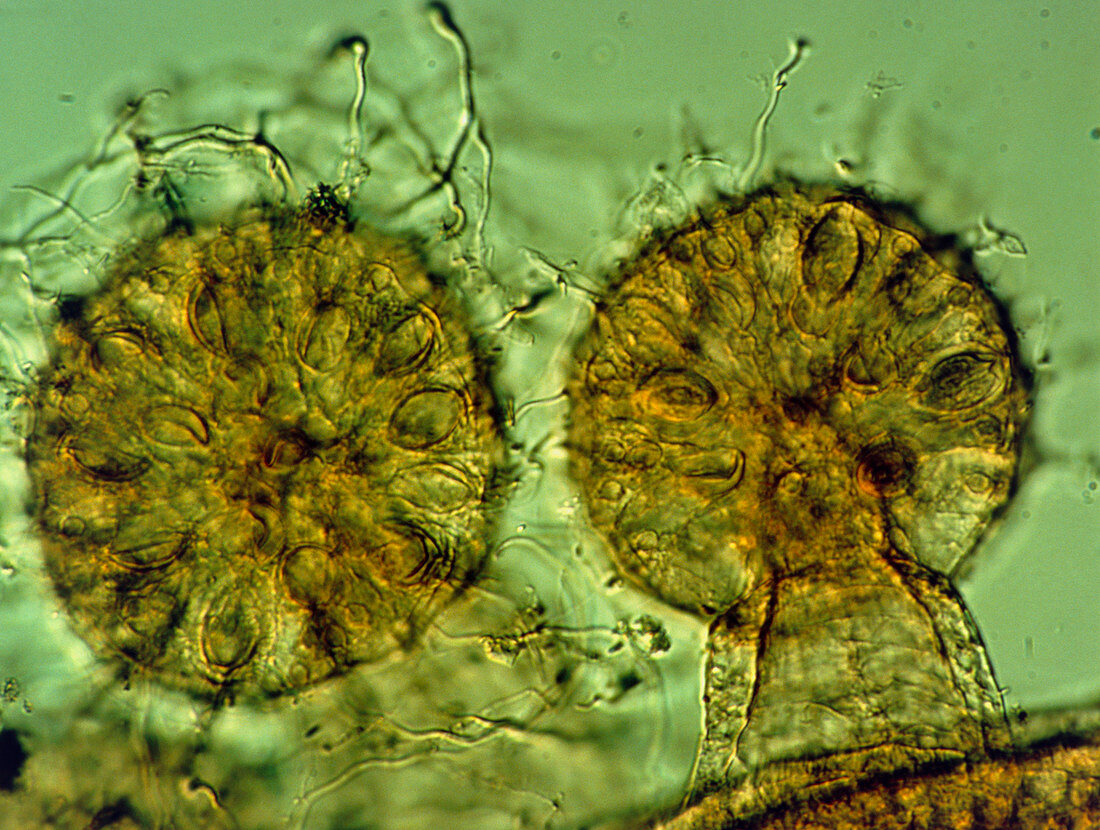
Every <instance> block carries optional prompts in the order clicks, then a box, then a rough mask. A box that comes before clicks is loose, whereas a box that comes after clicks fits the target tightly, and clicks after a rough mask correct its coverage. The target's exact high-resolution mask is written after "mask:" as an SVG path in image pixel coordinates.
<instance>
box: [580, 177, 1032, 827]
mask: <svg viewBox="0 0 1100 830" xmlns="http://www.w3.org/2000/svg"><path fill="white" fill-rule="evenodd" d="M571 393H572V396H573V399H574V401H575V412H574V416H573V423H572V427H571V433H570V443H571V447H572V449H573V456H572V457H573V468H574V472H575V475H576V477H577V479H578V481H579V483H580V486H581V488H582V490H583V492H584V494H585V496H586V497H587V503H588V506H589V511H590V514H591V517H592V521H593V523H594V524H595V526H596V528H597V529H598V530H599V531H600V532H601V533H602V535H603V536H604V537H605V539H606V541H607V545H608V548H609V551H610V553H611V556H612V558H613V559H614V561H615V563H616V564H617V566H618V568H619V570H620V571H621V572H622V573H623V574H624V575H625V576H626V577H628V578H629V579H631V580H633V581H634V582H635V583H636V584H637V585H638V586H640V587H642V588H643V589H645V590H648V591H650V592H652V593H654V594H655V595H657V596H659V597H660V598H662V599H663V600H665V601H666V602H668V603H670V604H673V605H676V606H679V607H681V608H684V609H686V610H689V611H692V612H694V613H696V614H699V615H700V616H702V617H703V618H705V619H707V620H711V621H712V623H711V637H710V653H709V656H708V666H707V676H706V692H705V693H706V698H705V703H706V712H707V716H706V735H705V738H704V740H703V743H702V746H701V750H700V755H699V762H698V767H697V770H696V773H695V777H694V781H693V790H694V797H693V798H694V799H702V800H703V803H702V804H701V805H700V808H697V809H695V810H694V812H693V811H691V810H689V811H688V813H686V814H685V816H684V817H683V818H682V821H681V824H682V826H700V827H701V826H714V825H712V824H708V823H707V822H706V821H705V820H704V819H703V818H698V821H699V822H701V823H692V821H694V819H692V818H691V816H692V815H694V816H696V817H701V816H705V815H718V814H721V815H722V816H723V817H724V820H729V819H736V818H738V817H749V816H753V815H760V814H761V813H762V812H764V811H767V810H769V809H771V808H773V807H774V806H775V805H778V804H782V803H784V802H785V801H787V800H789V799H791V798H794V797H796V796H797V795H798V794H799V793H801V792H804V791H806V789H807V788H811V787H815V786H824V787H825V791H828V790H829V788H838V787H846V786H854V785H856V784H857V783H858V782H860V781H864V780H867V779H868V778H870V777H872V776H881V775H890V774H895V773H897V772H898V771H903V770H914V769H917V768H922V767H925V766H927V765H933V764H951V763H957V762H962V761H963V760H965V759H974V758H977V759H981V758H986V757H990V755H992V754H996V753H999V752H1003V751H1007V750H1008V749H1009V747H1010V739H1009V735H1008V730H1007V725H1006V722H1005V719H1004V712H1003V706H1002V702H1001V698H1000V693H999V690H998V688H997V685H996V682H995V681H994V678H993V675H992V672H991V670H990V667H989V664H988V660H987V658H986V655H985V651H984V648H983V647H982V644H981V640H980V637H979V635H978V632H977V630H976V628H975V626H974V624H973V622H972V620H971V619H970V616H969V614H968V613H967V611H966V609H965V607H964V606H963V604H962V601H961V599H960V598H959V596H958V595H957V593H956V592H955V590H954V589H953V587H952V585H951V583H950V581H949V580H948V578H947V577H948V575H949V574H951V572H952V571H953V569H954V568H955V566H956V564H957V563H958V562H959V560H960V559H961V558H962V557H964V556H965V555H966V554H967V553H968V552H969V551H970V550H971V548H972V547H973V545H974V544H975V542H976V541H977V539H978V538H979V537H980V535H981V533H982V532H983V531H984V529H985V527H986V526H987V524H988V522H989V520H990V518H991V516H992V515H993V513H994V511H995V510H997V509H998V508H999V507H1000V506H1001V505H1002V504H1003V503H1004V502H1005V500H1006V499H1007V497H1008V494H1009V490H1010V486H1011V484H1012V480H1013V476H1014V474H1015V469H1016V462H1017V453H1018V448H1019V445H1020V439H1021V435H1022V431H1023V428H1024V425H1025V422H1026V418H1027V411H1028V400H1027V391H1026V383H1025V379H1024V376H1023V373H1022V371H1021V369H1020V367H1019V364H1018V361H1017V358H1016V356H1015V354H1014V351H1013V341H1012V340H1011V338H1010V336H1009V334H1008V333H1007V328H1006V325H1005V320H1004V319H1003V315H1002V314H1001V312H1000V310H999V308H998V307H997V306H996V304H995V303H994V301H993V300H992V299H991V298H990V296H989V295H988V294H987V293H986V291H985V290H984V288H983V287H982V285H981V283H980V281H979V280H978V279H977V278H976V277H975V276H974V274H973V273H972V272H971V271H970V270H968V268H967V266H966V264H965V262H964V260H963V258H962V257H960V256H958V255H957V254H955V253H953V252H951V251H950V250H942V249H941V248H940V247H938V246H936V245H935V244H934V240H932V239H931V237H930V235H929V234H927V233H926V232H924V231H923V230H922V229H921V228H920V227H919V226H918V225H917V224H916V223H915V222H913V221H912V220H910V219H909V218H908V217H907V216H905V215H904V214H903V213H901V212H899V211H894V210H888V209H885V208H882V207H879V206H876V205H874V204H873V203H871V202H870V201H869V200H867V199H866V198H864V197H861V196H859V195H855V194H848V193H842V192H838V191H836V190H833V189H830V188H825V187H821V188H810V187H801V186H795V185H783V186H779V187H777V188H774V189H769V190H765V191H762V192H760V193H757V194H754V195H752V196H748V197H744V198H738V199H734V200H730V201H723V202H720V203H718V204H717V205H715V206H713V207H712V208H710V209H709V210H707V211H705V212H703V213H701V214H699V215H698V216H696V217H695V218H694V219H693V220H691V221H690V222H688V223H687V224H686V225H684V226H682V227H680V228H677V229H675V230H673V231H671V232H668V233H666V234H664V235H663V236H662V237H661V238H659V239H657V240H655V241H653V242H652V243H650V244H649V245H648V246H647V247H646V249H645V250H643V252H642V253H641V254H640V255H639V256H638V257H637V258H636V259H634V260H633V261H631V262H629V263H627V264H626V265H625V266H623V268H622V270H621V272H620V274H619V276H618V278H617V280H616V282H615V283H614V285H613V287H612V290H611V291H610V293H609V294H608V296H607V297H606V298H605V299H604V300H603V301H602V302H601V303H599V305H598V307H597V309H596V318H595V322H594V325H593V328H592V331H591V333H590V334H589V336H588V337H587V339H586V340H585V341H584V342H583V343H582V344H581V346H580V348H579V349H578V366H577V373H576V375H575V377H574V379H573V382H572V385H571ZM715 805H720V806H715ZM716 811H717V812H716Z"/></svg>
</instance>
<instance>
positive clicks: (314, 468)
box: [27, 187, 497, 695]
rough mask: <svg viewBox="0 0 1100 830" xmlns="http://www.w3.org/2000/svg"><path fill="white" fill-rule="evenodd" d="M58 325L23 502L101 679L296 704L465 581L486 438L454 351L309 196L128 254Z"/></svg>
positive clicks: (465, 357) (360, 241) (410, 265)
mask: <svg viewBox="0 0 1100 830" xmlns="http://www.w3.org/2000/svg"><path fill="white" fill-rule="evenodd" d="M65 311H66V314H65V316H64V319H62V320H61V322H60V323H59V325H58V327H57V330H56V334H55V341H56V342H55V345H54V349H53V359H52V362H51V363H50V365H49V367H48V369H47V370H46V371H45V372H44V374H43V376H42V379H41V381H40V382H39V383H38V385H37V387H36V388H35V389H34V391H33V396H34V410H35V415H36V418H35V423H34V429H33V433H32V434H31V436H30V438H29V441H28V445H27V454H28V460H29V466H30V473H31V478H32V481H33V485H34V492H35V511H36V514H37V517H38V522H39V524H40V526H41V530H42V534H43V538H44V544H45V555H46V563H47V567H48V571H49V573H50V576H51V577H52V579H53V582H54V584H55V585H56V587H57V589H58V591H59V593H60V595H61V596H62V597H63V599H64V602H65V604H66V605H67V607H68V609H69V611H70V613H71V615H72V617H73V619H74V621H75V623H76V626H77V628H78V629H79V630H80V631H81V632H82V634H83V636H84V637H85V638H86V639H87V640H88V642H89V643H90V644H91V645H92V646H93V647H94V648H95V649H96V650H97V651H98V652H99V653H101V654H103V655H108V656H110V657H112V658H120V659H121V661H122V666H123V670H124V672H125V673H127V674H129V673H135V672H136V673H139V674H145V675H148V676H150V677H152V678H155V679H157V680H160V681H164V682H166V683H168V684H169V685H173V686H176V687H181V688H184V689H186V690H189V691H191V692H194V693H199V694H203V695H216V694H222V693H224V692H225V691H226V690H231V691H232V692H234V693H237V694H239V693H263V694H267V695H272V694H281V693H284V692H287V691H292V690H296V689H301V688H303V687H304V686H307V685H309V684H313V683H316V682H318V681H320V680H323V679H325V678H327V677H330V676H334V675H338V674H341V673H343V672H345V671H346V670H347V669H348V668H349V667H351V666H353V665H355V664H357V663H360V662H363V661H370V660H376V659H378V658H379V657H381V656H383V655H385V654H386V653H388V652H390V651H391V650H393V649H394V648H397V647H406V646H409V645H410V644H412V643H413V642H415V641H416V639H417V637H418V634H419V632H421V631H422V630H423V628H424V626H425V625H426V624H427V623H428V622H429V621H430V620H431V618H432V616H433V615H434V614H435V613H436V612H437V611H438V610H439V608H440V607H441V606H442V605H443V604H445V603H446V601H447V600H448V598H450V597H451V596H452V595H453V594H454V593H455V592H456V590H458V589H459V588H460V587H461V585H462V584H463V583H464V581H466V580H467V579H468V578H469V577H470V575H471V573H473V571H474V570H475V569H476V568H477V567H478V565H479V563H480V562H481V560H482V558H483V556H484V553H485V542H484V535H485V533H486V532H487V531H486V523H485V517H484V511H483V508H484V503H485V497H486V491H487V488H488V486H489V481H490V477H491V475H492V468H493V464H494V454H495V447H496V440H497V439H496V433H495V427H494V425H493V422H492V419H491V417H490V414H489V401H488V399H487V393H486V392H485V391H484V390H483V386H482V383H481V380H480V378H479V375H478V368H477V366H476V365H475V361H474V357H473V354H472V348H471V344H470V341H469V339H468V337H467V336H466V334H465V332H464V331H463V330H462V328H461V326H460V325H459V324H458V323H457V322H456V321H457V319H458V316H457V309H456V308H455V307H454V304H453V302H452V301H451V300H449V299H448V298H447V297H446V296H445V295H444V293H443V291H442V289H440V288H439V287H438V286H435V285H433V284H432V282H431V280H429V278H428V275H427V273H426V271H425V269H424V267H423V265H422V264H421V262H420V260H419V259H418V257H417V256H416V254H415V253H414V252H413V251H412V250H411V249H410V248H409V247H408V246H406V245H405V244H404V243H402V242H400V241H398V240H395V239H391V238H387V237H383V236H380V235H378V234H376V233H374V232H373V231H371V230H370V229H369V228H365V227H356V226H354V225H353V224H352V223H350V222H349V221H348V219H347V214H346V208H345V207H344V206H343V205H342V203H341V202H340V201H339V199H337V198H336V197H335V196H334V194H333V193H332V191H331V190H329V189H327V188H323V187H322V188H319V189H318V190H316V191H315V192H314V193H313V194H312V196H311V197H310V198H309V199H307V200H306V202H305V203H304V205H303V206H302V207H301V208H297V209H293V208H282V209H276V210H269V211H263V212H258V213H254V214H248V215H246V217H245V218H243V219H242V220H241V221H239V222H237V223H235V224H233V225H232V226H228V227H226V226H219V227H212V228H207V229H199V230H194V231H191V230H187V229H182V228H177V229H175V230H169V231H167V232H165V233H164V234H163V235H162V236H159V237H157V238H154V239H149V240H146V241H143V242H141V243H138V244H136V245H134V246H132V247H130V248H128V249H126V250H124V251H122V252H121V253H119V254H117V255H116V256H115V258H114V261H113V264H112V265H111V267H110V270H109V276H108V278H107V279H106V281H105V284H104V287H103V288H102V290H100V291H99V292H98V293H96V294H93V295H91V296H88V297H86V298H83V299H81V300H74V301H72V302H70V303H68V305H67V306H66V307H65Z"/></svg>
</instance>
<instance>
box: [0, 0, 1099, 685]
mask: <svg viewBox="0 0 1100 830" xmlns="http://www.w3.org/2000/svg"><path fill="white" fill-rule="evenodd" d="M413 8H415V7H413V6H409V5H407V4H405V5H403V4H392V5H390V6H386V5H385V4H380V3H364V2H354V3H352V2H334V1H331V0H330V2H315V3H288V2H280V1H279V0H272V1H271V2H265V3H262V4H259V3H249V4H245V3H226V2H207V1H206V0H195V1H194V2H188V3H176V2H164V0H161V1H160V2H156V1H155V0H154V1H150V0H146V1H145V2H132V0H112V1H111V2H81V3H73V2H68V0H66V1H65V2H62V0H33V1H32V0H14V1H13V0H0V44H2V46H3V54H4V60H3V62H2V64H0V79H2V83H0V95H2V96H3V113H4V115H3V118H2V119H0V193H8V192H9V188H11V187H12V186H14V185H17V184H23V183H35V182H41V181H43V180H45V179H46V178H48V176H49V175H50V173H51V172H52V171H54V170H57V169H61V168H64V167H65V166H67V165H69V164H71V163H72V162H73V161H74V160H77V159H79V158H80V157H81V156H82V155H84V154H86V153H88V152H89V151H90V150H91V148H93V147H94V146H95V144H96V142H97V140H98V138H99V137H101V136H102V135H103V133H104V132H105V130H106V129H107V128H108V127H109V125H110V123H111V116H112V113H113V111H114V107H116V106H117V104H118V103H119V102H120V101H121V100H123V99H124V98H125V96H126V95H128V94H132V93H133V92H136V91H140V90H144V89H147V88H151V87H154V86H162V85H172V84H173V83H174V82H175V80H176V78H177V75H178V73H180V72H184V73H189V74H191V75H200V76H201V75H202V73H203V72H205V71H206V69H207V68H208V67H211V66H215V65H224V64H227V63H231V62H235V61H257V62H260V63H262V64H265V65H267V66H269V67H271V68H272V69H274V70H275V71H281V70H282V69H284V68H286V69H288V70H289V69H291V68H296V67H299V66H301V65H303V63H304V62H305V61H306V60H307V59H308V58H309V57H310V56H311V55H313V54H315V53H316V51H317V49H318V48H320V47H321V46H323V44H325V43H327V42H328V41H329V40H330V39H331V37H332V36H333V35H334V34H338V33H342V32H348V31H361V32H363V33H364V34H366V35H367V36H368V37H369V38H371V40H372V46H374V49H373V50H372V57H371V66H372V72H373V71H375V69H377V72H379V73H380V74H382V75H384V74H385V72H386V66H387V61H391V63H390V65H391V66H393V65H396V64H397V63H398V62H399V60H398V56H397V54H396V53H397V52H398V51H400V50H408V49H413V50H414V51H415V49H416V48H417V47H416V43H417V42H418V41H417V38H422V37H423V33H422V31H421V32H419V33H417V31H416V30H417V25H416V24H415V23H414V22H410V21H413V20H414V19H415V18H416V15H415V14H412V13H410V9H413ZM452 8H453V11H454V14H455V18H456V20H457V22H458V23H459V25H460V26H461V27H462V28H463V30H464V31H465V33H466V35H467V37H468V38H469V41H470V46H471V51H472V55H473V60H474V65H475V75H474V85H475V91H476V95H477V102H478V106H479V111H480V114H481V118H482V121H483V124H484V128H485V131H486V134H487V136H488V139H489V141H490V143H491V144H492V147H493V151H494V162H495V166H494V170H493V181H492V185H493V202H492V214H491V228H490V232H491V234H492V236H493V239H494V241H496V243H497V245H498V247H499V248H500V249H501V250H502V253H501V257H500V261H501V262H502V263H507V262H508V261H509V260H508V256H507V254H506V253H504V252H503V251H504V249H506V248H507V247H508V246H512V247H513V248H514V247H516V246H528V247H530V248H533V249H535V250H537V251H538V252H540V254H542V255H544V256H545V257H546V258H547V259H549V260H551V261H553V262H555V263H565V262H567V261H569V260H576V261H577V262H578V263H579V267H580V268H581V269H582V270H583V269H586V268H587V269H590V270H594V269H596V268H597V267H598V264H599V263H600V262H601V261H603V260H604V259H605V258H606V245H607V242H608V240H610V239H612V238H613V237H615V236H616V233H617V232H618V231H619V230H621V226H622V221H623V213H622V207H623V205H624V204H625V203H626V201H627V200H628V199H629V198H630V197H631V196H632V195H633V194H635V193H636V192H637V191H638V190H639V188H640V187H642V186H643V184H644V183H645V182H646V181H647V176H648V174H649V173H650V172H651V171H652V169H653V166H654V164H656V163H658V162H667V163H670V164H671V165H675V164H676V162H677V160H678V158H679V157H680V155H681V154H682V152H683V150H684V146H685V145H684V135H685V133H692V132H697V133H698V134H699V135H701V136H702V137H703V138H704V139H705V141H706V142H707V144H708V145H709V146H710V147H712V148H713V149H714V151H715V153H716V154H717V155H720V156H722V157H724V158H725V159H727V160H728V161H729V162H730V163H732V164H735V163H737V162H738V161H740V160H743V159H744V157H745V156H746V154H747V150H748V137H749V134H750V130H751V126H752V123H753V120H754V118H755V117H756V114H757V113H758V112H759V110H760V108H761V106H762V104H763V101H764V100H765V92H764V91H763V88H762V85H761V82H760V78H761V76H767V75H768V74H769V73H770V72H771V71H772V69H773V68H774V67H775V66H777V65H778V64H779V63H780V62H781V61H782V60H783V59H784V58H785V56H786V53H787V44H788V41H789V40H790V38H792V37H795V36H804V37H807V38H809V39H810V41H811V43H812V46H813V51H812V54H811V56H810V58H809V60H808V61H807V62H806V63H805V64H804V65H803V66H802V67H801V68H799V70H798V71H797V72H796V73H795V74H794V75H793V76H792V78H791V82H790V85H789V87H788V88H787V89H786V90H785V91H784V93H783V96H782V99H781V101H780V103H779V108H778V110H777V112H776V115H775V117H774V119H773V121H772V127H771V133H770V135H769V142H770V143H769V155H768V168H769V169H774V168H778V169H781V170H786V171H792V172H795V173H798V174H799V175H803V176H806V177H809V178H826V177H830V178H835V177H836V176H837V168H836V162H837V160H838V159H841V158H843V159H845V160H847V161H849V162H851V163H852V164H853V168H852V169H853V174H852V178H851V179H850V180H851V181H852V182H854V183H873V184H874V185H875V187H876V188H878V189H879V192H881V193H884V194H889V195H892V196H894V197H896V198H898V199H902V200H905V201H911V202H914V203H915V204H916V205H917V207H918V208H919V210H920V213H921V215H922V216H923V217H924V218H925V220H926V221H927V222H928V223H929V224H930V225H932V226H933V228H935V229H936V230H942V231H957V230H964V229H967V228H972V227H974V226H976V225H977V223H978V222H979V220H981V219H983V218H984V219H986V220H988V222H990V223H991V224H992V225H994V226H996V227H997V228H1001V229H1004V230H1006V231H1009V232H1011V233H1013V234H1015V235H1017V236H1018V237H1020V238H1021V239H1022V240H1023V242H1024V244H1025V245H1026V247H1027V252H1028V253H1027V256H1026V257H1023V258H1020V257H1010V256H1007V255H1005V254H1002V253H994V254H991V255H989V256H983V257H980V258H979V265H980V267H981V268H982V269H983V270H984V272H985V273H986V274H987V275H988V277H989V278H990V280H991V281H992V282H993V284H994V287H995V290H996V291H997V293H998V294H999V295H1000V296H1001V297H1002V298H1003V299H1004V300H1005V301H1006V302H1007V303H1009V305H1010V309H1011V312H1012V316H1013V320H1014V323H1015V324H1016V325H1017V327H1018V329H1019V331H1020V337H1021V345H1022V351H1023V353H1024V357H1025V361H1026V362H1028V363H1029V365H1030V366H1032V367H1033V368H1034V370H1035V372H1036V396H1035V421H1034V429H1033V433H1032V442H1031V446H1030V447H1029V450H1028V465H1027V471H1026V475H1025V476H1024V477H1023V479H1022V484H1021V489H1020V492H1019V494H1018V495H1017V497H1016V499H1015V501H1014V502H1013V503H1012V505H1011V506H1010V508H1009V510H1008V511H1007V512H1006V514H1005V516H1004V519H1003V522H1002V523H1001V524H1000V526H999V527H997V528H996V529H995V532H993V533H992V534H991V536H990V538H989V539H988V540H987V542H986V544H984V545H983V548H982V549H981V550H980V551H979V553H978V554H977V555H976V556H975V557H974V559H973V561H972V562H970V563H968V565H967V571H966V574H965V579H964V580H963V582H962V584H961V587H962V590H963V593H964V595H965V597H966V599H967V602H968V604H969V606H970V608H971V609H972V610H973V612H974V615H975V617H976V619H977V621H978V624H979V626H980V628H981V630H982V632H983V635H984V637H985V639H986V642H987V644H988V646H989V648H990V651H991V655H992V659H993V663H994V668H995V670H996V672H997V676H998V679H999V680H1000V682H1001V683H1002V685H1004V686H1005V687H1007V689H1008V700H1009V702H1010V703H1013V704H1018V705H1022V706H1025V707H1044V706H1058V705H1066V704H1074V703H1085V702H1088V701H1095V700H1097V699H1098V698H1100V626H1098V625H1097V624H1096V623H1097V619H1098V618H1100V491H1098V490H1097V481H1098V479H1100V417H1098V416H1097V412H1098V411H1100V324H1098V322H1097V319H1098V318H1097V315H1098V312H1100V273H1098V266H1097V263H1098V262H1100V221H1098V219H1097V216H1098V211H1097V204H1098V203H1100V138H1098V137H1097V136H1100V132H1097V133H1096V135H1094V134H1093V132H1094V131H1100V57H1098V51H1097V49H1096V40H1097V35H1098V34H1100V31H1098V30H1100V4H1097V3H1094V2H1072V3H1069V2H1067V3H1053V2H1051V3H1047V4H1045V5H1044V4H1043V3H1031V2H1015V1H1009V2H996V3H991V2H909V3H904V2H899V3H879V2H853V3H843V4H834V3H829V4H826V3H820V4H817V3H813V4H812V3H786V4H775V3H756V4H745V3H732V2H684V3H656V2H653V3H630V2H604V0H587V2H557V3H554V2H547V3H507V4H505V3H493V2H455V3H454V4H453V6H452ZM420 59H421V58H420V56H419V55H417V54H413V55H412V57H410V55H408V54H404V55H403V56H400V60H412V61H414V62H415V61H418V60H420ZM431 59H432V58H431V55H430V54H429V53H428V52H425V55H424V56H423V61H430V60H431ZM428 68H429V69H430V68H431V67H428ZM444 69H446V67H443V66H441V67H440V71H443V70H444ZM444 80H448V79H444ZM3 198H6V197H5V196H0V199H3ZM507 267H508V266H507V265H502V268H504V269H506V268H507ZM505 276H507V275H505ZM0 673H3V672H2V669H0Z"/></svg>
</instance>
